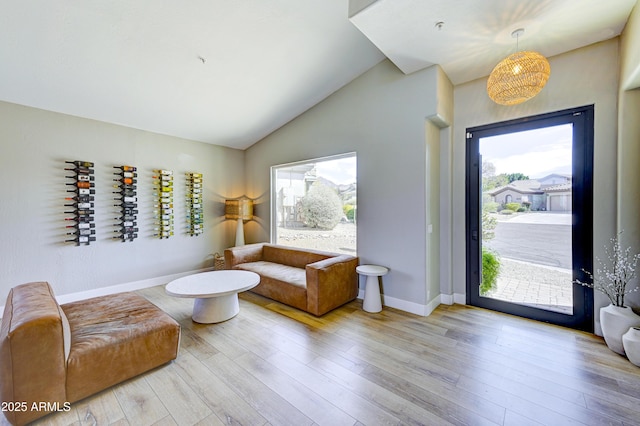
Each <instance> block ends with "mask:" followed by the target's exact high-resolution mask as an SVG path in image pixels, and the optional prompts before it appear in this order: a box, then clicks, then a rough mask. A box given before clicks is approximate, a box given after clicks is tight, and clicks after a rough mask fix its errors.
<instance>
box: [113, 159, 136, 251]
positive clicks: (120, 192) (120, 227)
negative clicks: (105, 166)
mask: <svg viewBox="0 0 640 426" xmlns="http://www.w3.org/2000/svg"><path fill="white" fill-rule="evenodd" d="M113 168H114V169H118V171H116V172H114V173H113V174H114V175H115V176H116V178H115V179H113V180H114V181H115V182H116V184H114V185H113V187H114V188H115V189H116V190H115V191H113V193H114V194H116V195H117V196H116V197H115V198H114V200H115V201H118V202H119V204H114V206H116V207H118V214H119V216H118V217H116V218H115V220H116V221H117V222H116V223H115V224H114V226H115V227H116V228H117V229H116V230H114V231H113V232H115V233H116V234H118V235H116V236H114V237H113V238H114V239H116V240H120V241H122V242H123V243H124V242H127V241H129V242H130V241H133V240H135V239H136V238H138V228H137V226H138V222H137V217H138V216H137V215H138V195H137V193H136V185H137V183H138V179H137V178H138V174H137V173H136V168H135V167H133V166H113Z"/></svg>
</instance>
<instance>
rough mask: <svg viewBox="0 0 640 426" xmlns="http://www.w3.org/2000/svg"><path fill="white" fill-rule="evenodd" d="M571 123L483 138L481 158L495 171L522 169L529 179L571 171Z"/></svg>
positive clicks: (513, 171)
mask: <svg viewBox="0 0 640 426" xmlns="http://www.w3.org/2000/svg"><path fill="white" fill-rule="evenodd" d="M572 133H573V126H572V125H571V124H563V125H561V126H553V127H545V128H541V129H534V130H528V131H525V132H517V133H509V134H505V135H499V136H492V137H488V138H482V139H481V140H480V154H482V161H483V162H489V163H492V164H493V165H494V166H495V168H496V174H501V173H505V174H509V173H522V174H524V175H526V176H529V177H530V178H531V179H536V178H541V177H544V176H547V175H549V174H552V173H558V174H565V175H571V173H572V172H571V170H572V166H571V149H572V146H571V144H572V140H573V134H572Z"/></svg>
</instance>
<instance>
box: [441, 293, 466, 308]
mask: <svg viewBox="0 0 640 426" xmlns="http://www.w3.org/2000/svg"><path fill="white" fill-rule="evenodd" d="M440 303H442V304H443V305H454V304H455V305H466V304H467V295H466V294H461V293H453V294H441V295H440Z"/></svg>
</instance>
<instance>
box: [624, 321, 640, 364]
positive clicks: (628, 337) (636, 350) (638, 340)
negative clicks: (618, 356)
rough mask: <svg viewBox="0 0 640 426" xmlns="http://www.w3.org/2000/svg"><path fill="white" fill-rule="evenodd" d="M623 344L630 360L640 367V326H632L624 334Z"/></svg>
mask: <svg viewBox="0 0 640 426" xmlns="http://www.w3.org/2000/svg"><path fill="white" fill-rule="evenodd" d="M622 345H623V346H624V352H625V353H626V354H627V358H629V361H631V363H632V364H633V365H637V366H638V367H640V327H631V328H630V329H629V331H627V332H626V333H625V334H624V335H623V336H622Z"/></svg>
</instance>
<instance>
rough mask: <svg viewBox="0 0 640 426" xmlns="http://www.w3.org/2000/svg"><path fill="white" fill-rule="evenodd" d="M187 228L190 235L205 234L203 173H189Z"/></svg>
mask: <svg viewBox="0 0 640 426" xmlns="http://www.w3.org/2000/svg"><path fill="white" fill-rule="evenodd" d="M186 175H187V228H188V231H189V235H191V236H195V235H200V234H202V232H203V224H204V216H203V208H202V173H187V174H186Z"/></svg>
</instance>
